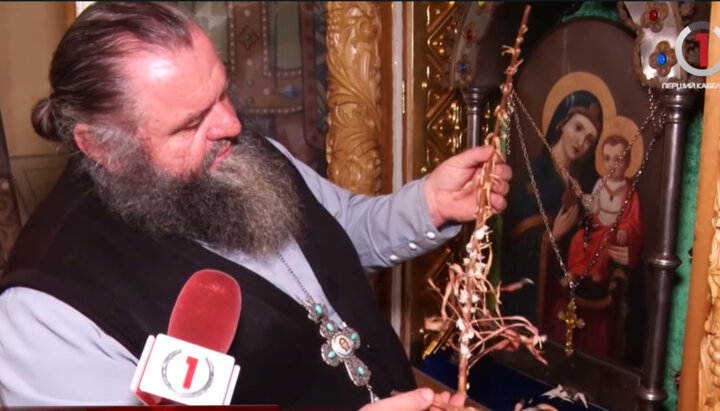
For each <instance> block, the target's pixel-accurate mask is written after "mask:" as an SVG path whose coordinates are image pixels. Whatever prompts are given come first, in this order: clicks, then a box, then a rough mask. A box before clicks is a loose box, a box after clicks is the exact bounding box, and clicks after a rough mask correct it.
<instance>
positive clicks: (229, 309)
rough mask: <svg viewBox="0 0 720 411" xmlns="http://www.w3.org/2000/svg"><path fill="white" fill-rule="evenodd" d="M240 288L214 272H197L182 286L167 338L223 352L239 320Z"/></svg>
mask: <svg viewBox="0 0 720 411" xmlns="http://www.w3.org/2000/svg"><path fill="white" fill-rule="evenodd" d="M241 302H242V296H241V295H240V285H239V284H238V283H237V281H235V279H234V278H232V277H231V276H229V275H227V274H225V273H223V272H222V271H217V270H200V271H198V272H196V273H195V274H193V275H192V276H191V277H190V279H189V280H188V281H187V282H186V283H185V286H183V288H182V290H180V294H179V295H178V298H177V300H176V301H175V307H173V310H172V314H170V325H169V326H168V335H169V336H171V337H175V338H178V339H180V340H184V341H187V342H191V343H193V344H197V345H201V346H203V347H205V348H209V349H211V350H213V351H219V352H223V353H225V352H227V350H228V349H229V348H230V343H232V340H233V338H235V332H236V331H237V325H238V321H239V320H240V310H241Z"/></svg>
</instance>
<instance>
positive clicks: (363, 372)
mask: <svg viewBox="0 0 720 411" xmlns="http://www.w3.org/2000/svg"><path fill="white" fill-rule="evenodd" d="M357 370H358V374H360V376H361V377H364V376H365V368H363V367H358V369H357Z"/></svg>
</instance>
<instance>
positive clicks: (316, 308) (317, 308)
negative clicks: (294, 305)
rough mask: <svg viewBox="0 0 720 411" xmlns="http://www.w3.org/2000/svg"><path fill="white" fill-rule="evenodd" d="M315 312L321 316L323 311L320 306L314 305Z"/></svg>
mask: <svg viewBox="0 0 720 411" xmlns="http://www.w3.org/2000/svg"><path fill="white" fill-rule="evenodd" d="M315 312H316V313H317V314H318V315H322V313H323V311H322V307H320V304H315Z"/></svg>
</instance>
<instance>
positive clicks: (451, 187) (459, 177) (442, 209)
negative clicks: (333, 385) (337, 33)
mask: <svg viewBox="0 0 720 411" xmlns="http://www.w3.org/2000/svg"><path fill="white" fill-rule="evenodd" d="M494 152H495V150H494V149H493V148H492V147H489V146H483V147H475V148H471V149H468V150H465V151H463V152H462V153H460V154H458V155H455V156H453V157H450V158H449V159H447V160H445V161H444V162H442V164H440V165H439V166H438V167H437V168H436V169H435V170H433V172H432V173H430V175H428V177H427V179H426V180H425V199H426V201H427V206H428V210H429V211H430V218H431V220H432V222H433V224H434V225H435V227H440V226H441V225H443V224H444V223H446V222H450V221H456V222H465V221H470V220H472V219H474V218H475V212H476V211H477V192H476V190H475V189H474V187H472V186H471V185H472V183H473V177H474V176H475V175H476V174H478V173H480V172H481V167H482V166H483V164H484V163H485V162H487V161H488V160H490V158H491V156H492V155H493V154H494ZM510 177H512V170H511V169H510V167H509V166H508V165H507V164H497V165H496V166H495V170H493V180H494V183H493V185H492V189H491V191H492V192H491V195H490V205H491V206H492V207H493V209H494V210H495V211H496V212H501V211H503V210H504V209H505V207H507V202H506V201H505V194H507V192H508V190H510V186H509V184H508V181H509V180H510Z"/></svg>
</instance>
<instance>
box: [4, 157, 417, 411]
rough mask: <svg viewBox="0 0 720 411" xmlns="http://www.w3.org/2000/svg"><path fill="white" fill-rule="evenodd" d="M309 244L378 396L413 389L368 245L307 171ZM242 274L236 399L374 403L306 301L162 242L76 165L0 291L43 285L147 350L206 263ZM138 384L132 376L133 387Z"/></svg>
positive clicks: (37, 217) (186, 244)
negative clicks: (118, 210) (332, 351)
mask: <svg viewBox="0 0 720 411" xmlns="http://www.w3.org/2000/svg"><path fill="white" fill-rule="evenodd" d="M294 178H295V179H296V181H297V183H298V185H299V187H300V189H299V191H300V197H301V201H302V203H303V204H302V205H303V214H304V216H303V217H304V227H305V229H304V232H303V238H301V239H299V244H300V248H301V249H302V251H303V253H304V255H305V257H306V258H307V260H308V261H309V263H310V266H311V267H312V269H313V270H314V272H315V275H316V276H317V279H318V281H319V282H320V285H321V286H322V289H323V291H324V292H325V295H326V296H327V298H328V300H329V301H330V304H331V305H332V306H333V307H334V308H335V310H336V311H337V312H338V314H339V315H340V316H341V317H342V319H343V320H344V321H345V322H346V323H347V324H348V325H349V326H350V327H353V328H354V329H355V330H357V331H358V333H359V334H360V338H361V341H362V346H361V348H360V350H359V351H358V355H359V357H360V358H361V359H362V360H363V361H364V362H365V363H366V364H367V365H368V367H369V369H370V370H371V372H372V377H371V380H370V383H371V384H372V386H373V389H374V390H375V393H376V394H378V395H380V396H381V397H385V396H388V395H389V393H390V391H391V390H408V389H411V388H414V381H413V377H412V372H411V369H410V365H409V363H408V360H407V357H406V356H405V353H404V351H403V349H402V346H401V345H400V343H399V341H398V339H397V336H396V335H395V333H394V331H393V329H392V328H391V327H390V326H389V324H388V323H387V321H386V320H385V319H384V317H383V315H382V313H381V311H380V310H379V307H378V306H377V303H376V300H375V298H374V296H373V294H372V292H371V290H370V288H369V286H368V284H367V280H366V277H365V275H364V272H363V270H362V267H361V265H360V261H359V258H358V255H357V252H356V250H355V248H354V246H353V245H352V243H351V241H350V239H349V238H348V236H347V234H346V233H345V231H344V230H343V229H342V227H341V226H340V225H339V224H338V222H337V221H336V220H335V219H334V218H333V217H332V216H331V215H330V214H329V213H328V212H327V210H325V208H324V207H323V206H322V205H321V204H319V203H318V202H317V200H316V199H315V197H314V196H313V194H312V192H311V191H310V190H309V188H308V187H307V185H306V184H305V183H304V181H302V178H301V177H300V175H299V173H296V175H295V176H294ZM204 268H213V269H217V270H221V271H224V272H226V273H228V274H230V275H232V276H233V277H234V278H235V279H236V280H237V281H238V283H239V284H240V287H241V289H242V314H241V317H240V323H239V325H238V331H237V334H236V336H235V339H234V341H233V343H232V345H231V347H230V350H229V352H228V354H229V355H231V356H233V357H234V358H235V360H236V362H237V363H238V364H239V365H240V367H241V370H240V377H239V378H238V382H237V386H236V388H235V394H234V396H233V403H234V404H278V405H280V406H281V407H314V408H333V409H340V408H342V409H349V408H355V409H356V408H358V407H360V406H361V405H362V404H364V403H367V402H368V400H369V395H368V392H367V390H366V389H365V388H364V387H357V386H355V385H354V384H353V383H352V382H351V381H350V379H349V377H348V375H347V372H346V370H345V367H344V365H342V364H341V365H340V366H339V367H331V366H329V365H327V364H325V363H324V362H323V361H322V358H321V357H320V347H321V345H322V343H323V342H324V339H323V338H322V337H320V335H319V333H318V326H317V325H316V324H315V323H313V322H312V321H311V320H309V319H308V318H307V313H306V311H305V309H304V308H303V307H301V306H300V305H299V304H297V303H296V302H295V301H294V300H293V299H292V298H290V297H289V296H287V295H286V294H285V293H283V292H282V291H280V290H279V289H278V288H276V287H275V286H274V285H272V284H271V283H269V282H268V281H266V280H265V279H263V278H262V277H260V276H258V275H257V274H255V273H253V272H252V271H250V270H248V269H246V268H244V267H242V266H239V265H237V264H235V263H233V262H231V261H228V260H226V259H224V258H222V257H220V256H218V255H217V254H214V253H212V252H210V251H208V250H206V249H205V248H203V247H201V246H199V245H197V244H196V243H195V242H192V241H186V240H182V239H177V238H175V239H163V240H159V241H158V240H154V239H152V238H150V237H149V236H147V235H145V234H143V233H142V232H140V231H138V230H136V229H133V228H131V227H129V226H128V225H127V224H125V223H124V222H122V221H120V220H119V219H118V218H116V217H115V216H114V215H112V214H111V213H110V212H109V211H108V210H107V209H106V208H105V207H104V206H103V205H102V204H101V202H100V201H99V200H98V199H97V198H96V197H95V196H94V195H93V194H92V189H91V185H90V184H89V182H87V181H86V179H84V178H80V177H76V176H74V173H73V170H72V166H70V167H68V169H67V170H66V171H65V172H64V173H63V176H62V177H61V179H60V181H59V183H58V184H57V186H56V187H55V188H54V189H53V191H52V192H51V193H50V195H49V196H48V198H47V199H46V200H45V201H44V202H43V203H42V204H41V205H40V206H39V207H38V209H37V211H36V212H35V213H34V214H33V216H32V218H31V219H30V221H28V223H27V224H26V226H25V227H24V229H23V231H22V233H21V235H20V236H19V238H18V240H17V242H16V245H15V248H14V250H13V254H12V256H11V258H10V261H9V266H8V270H7V271H6V274H5V275H4V277H3V279H2V282H0V292H2V290H4V289H7V288H9V287H13V286H23V287H30V288H34V289H37V290H40V291H43V292H46V293H48V294H51V295H53V296H55V297H56V298H58V299H60V300H62V301H64V302H66V303H67V304H69V305H71V306H72V307H74V308H75V309H77V310H78V311H80V312H81V313H83V314H84V315H85V316H87V317H88V318H90V319H91V320H92V321H94V322H95V323H96V324H98V325H99V326H100V327H101V328H102V329H103V330H104V331H105V332H106V333H107V334H109V335H110V336H112V337H113V338H115V339H116V340H117V341H119V342H120V343H121V344H122V345H124V346H125V347H126V348H127V349H128V350H129V351H130V352H131V353H133V354H134V355H135V356H136V357H139V356H140V353H141V352H142V350H143V346H144V343H145V340H146V338H147V336H148V335H151V334H152V335H155V334H157V333H166V332H167V326H168V321H169V318H170V313H171V311H172V308H173V305H174V303H175V299H176V298H177V296H178V293H179V292H180V289H181V288H182V286H183V285H184V284H185V281H186V280H187V279H188V278H189V277H190V275H192V274H193V273H194V272H195V271H197V270H200V269H204ZM129 383H130V381H128V384H129Z"/></svg>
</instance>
